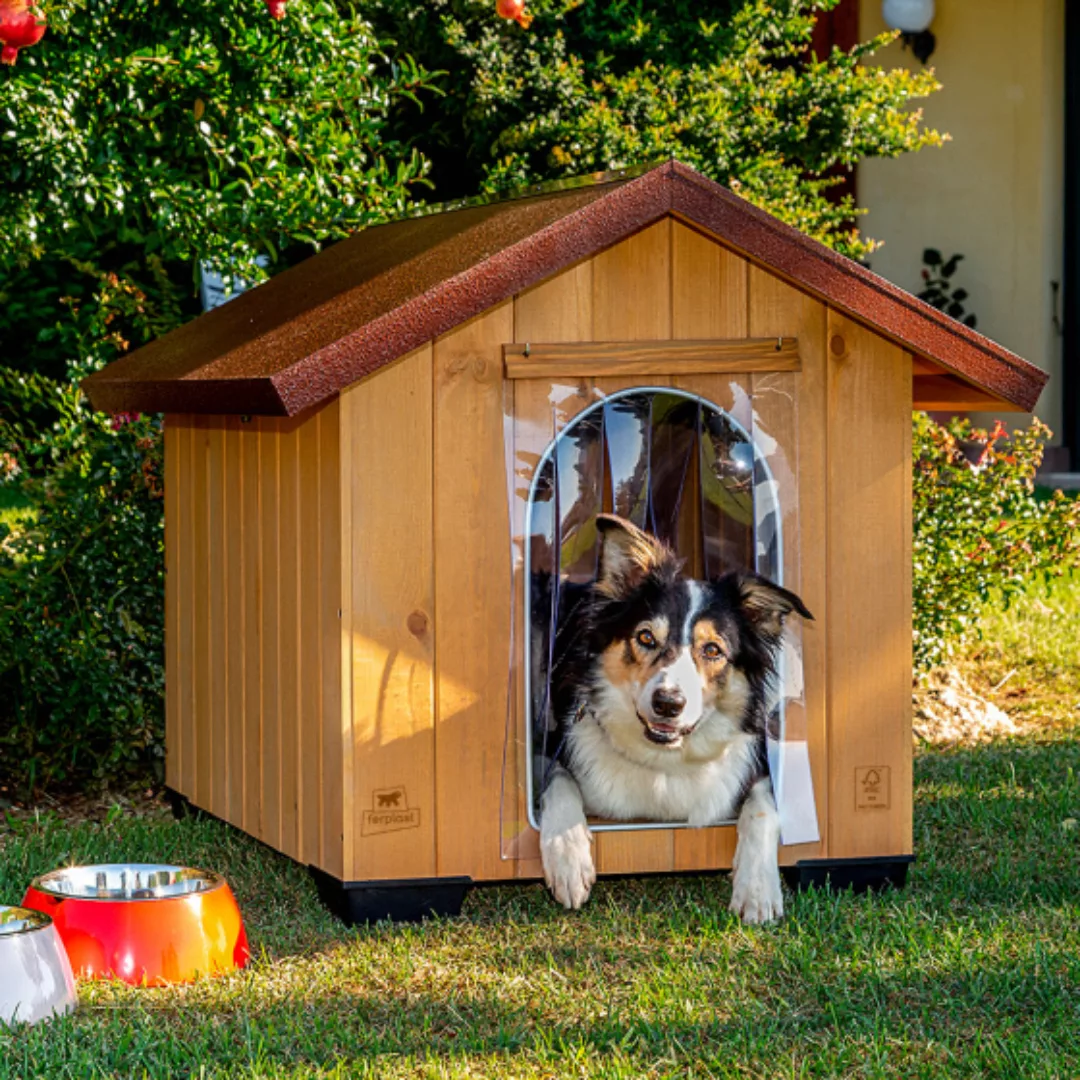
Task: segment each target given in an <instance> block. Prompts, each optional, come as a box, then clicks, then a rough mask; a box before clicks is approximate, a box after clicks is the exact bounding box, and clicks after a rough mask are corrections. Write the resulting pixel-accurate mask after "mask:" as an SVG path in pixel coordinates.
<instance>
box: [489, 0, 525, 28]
mask: <svg viewBox="0 0 1080 1080" xmlns="http://www.w3.org/2000/svg"><path fill="white" fill-rule="evenodd" d="M495 12H496V14H498V15H501V16H502V17H503V18H504V19H513V21H514V22H516V23H517V24H518V26H520V27H521V28H522V29H523V30H528V28H529V24H530V23H531V22H532V20H533V17H532V16H531V15H526V14H525V0H495Z"/></svg>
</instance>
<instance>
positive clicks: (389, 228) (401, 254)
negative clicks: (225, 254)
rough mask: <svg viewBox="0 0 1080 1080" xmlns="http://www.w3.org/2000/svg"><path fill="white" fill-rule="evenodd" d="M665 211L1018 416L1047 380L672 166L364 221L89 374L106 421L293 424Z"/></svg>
mask: <svg viewBox="0 0 1080 1080" xmlns="http://www.w3.org/2000/svg"><path fill="white" fill-rule="evenodd" d="M667 214H676V215H678V216H679V217H681V218H683V219H685V220H687V221H689V222H691V223H693V224H694V225H697V226H698V227H699V228H702V229H704V230H706V231H708V232H710V233H712V234H714V235H715V236H716V237H717V238H718V239H720V240H722V241H723V242H724V243H725V244H726V245H728V246H729V247H732V248H734V249H735V250H737V251H739V252H740V253H741V254H743V255H745V256H746V257H747V258H749V259H750V260H751V261H752V262H754V263H756V264H758V265H759V266H762V267H764V268H765V269H767V270H771V271H773V272H775V273H777V274H779V275H781V276H782V277H784V278H786V279H788V280H789V281H791V282H792V283H793V284H795V285H797V286H798V287H799V288H802V289H805V290H806V291H807V292H809V293H811V294H813V295H815V296H817V297H819V298H820V299H822V300H824V301H825V302H827V303H828V304H830V305H831V306H832V307H834V308H836V309H837V310H839V311H841V312H843V313H844V314H846V315H849V316H851V317H852V318H854V319H856V320H858V321H859V322H862V323H864V324H866V325H867V326H869V327H871V328H872V329H874V330H876V331H878V332H879V333H881V334H883V335H884V336H886V337H888V338H891V339H892V340H893V341H896V342H897V343H899V344H900V345H902V346H904V347H905V348H907V349H909V350H911V351H912V352H913V353H915V354H916V355H918V356H922V357H925V358H927V359H930V360H933V361H935V362H936V363H938V364H940V365H941V366H942V367H944V368H947V369H948V370H949V371H951V372H954V373H955V374H957V375H959V376H961V377H962V378H964V379H965V380H967V381H969V382H972V383H974V384H975V385H977V386H979V387H980V388H982V389H983V390H985V391H986V392H987V393H989V394H992V395H994V396H995V397H998V398H1002V399H1004V400H1005V401H1008V402H1010V403H1011V404H1012V405H1014V406H1017V407H1019V408H1022V409H1024V410H1030V409H1031V408H1032V407H1033V406H1034V405H1035V402H1036V401H1037V400H1038V397H1039V393H1040V391H1041V390H1042V387H1043V385H1044V384H1045V382H1046V380H1047V378H1048V376H1047V374H1046V373H1045V372H1044V371H1042V370H1040V369H1039V368H1037V367H1035V366H1034V365H1032V364H1029V363H1027V362H1026V361H1025V360H1022V359H1021V358H1020V357H1019V356H1016V355H1015V354H1013V353H1011V352H1009V351H1008V350H1007V349H1004V348H1002V347H1001V346H1000V345H997V344H995V343H994V342H992V341H990V340H989V339H988V338H985V337H983V336H982V335H981V334H978V333H976V332H975V331H974V330H971V329H969V328H968V327H966V326H963V325H962V324H961V323H958V322H957V321H956V320H954V319H952V318H950V317H949V316H947V315H945V314H943V313H942V312H940V311H937V310H936V309H935V308H932V307H930V306H929V305H928V304H926V303H924V302H923V301H921V300H918V299H916V298H915V297H914V296H912V295H911V294H909V293H906V292H904V291H903V290H902V289H899V288H897V287H896V286H895V285H892V284H890V283H889V282H887V281H885V280H884V279H882V278H880V277H878V276H877V275H876V274H873V273H871V272H870V271H869V270H867V269H866V268H865V267H862V266H860V265H859V264H857V263H854V262H852V261H851V260H850V259H846V258H844V257H843V256H842V255H838V254H836V252H834V251H832V250H831V249H829V248H827V247H825V246H824V245H823V244H820V243H818V242H817V241H816V240H811V239H810V238H809V237H806V236H804V235H803V234H802V233H800V232H798V231H797V230H795V229H792V228H791V227H789V226H787V225H785V224H783V223H782V222H780V221H777V220H776V219H775V218H773V217H772V216H771V215H769V214H767V213H765V212H764V211H762V210H759V209H758V208H757V207H754V206H752V205H750V203H748V202H746V201H745V200H744V199H741V198H739V197H738V196H737V195H734V194H732V192H730V191H728V190H727V189H726V188H724V187H722V186H721V185H719V184H716V183H714V182H713V181H711V180H708V179H707V178H705V177H704V176H702V175H701V174H700V173H697V172H695V171H694V170H693V169H690V168H687V167H686V166H685V165H681V164H679V163H678V162H668V163H665V164H662V165H658V166H656V167H655V168H652V169H650V170H648V171H646V172H644V173H642V174H640V175H634V176H620V177H618V178H616V179H611V180H599V181H598V182H596V183H594V184H591V185H589V186H581V187H571V188H568V189H566V190H557V191H549V192H543V193H540V194H537V195H531V196H526V197H521V198H515V199H507V200H504V201H501V202H494V203H488V204H486V205H477V206H467V207H465V208H462V209H457V210H446V211H443V212H440V213H435V214H430V215H427V216H424V217H416V218H407V219H405V220H402V221H396V222H391V223H389V224H387V225H379V226H375V227H373V228H370V229H365V230H364V231H363V232H360V233H357V234H356V235H355V236H353V237H350V238H349V239H347V240H343V241H341V242H340V243H338V244H335V245H334V246H332V247H330V248H328V249H327V250H326V251H324V252H321V253H320V254H318V255H315V256H313V257H312V258H310V259H308V260H306V261H305V262H303V263H301V264H299V265H298V266H295V267H293V268H292V269H290V270H287V271H285V272H284V273H282V274H279V275H278V276H277V277H275V278H273V279H272V280H270V281H268V282H266V283H265V284H263V285H260V286H259V287H258V288H256V289H253V290H252V291H251V292H248V293H245V294H244V295H243V296H240V297H238V298H237V299H235V300H233V301H232V302H230V303H228V304H226V305H224V306H223V307H220V308H216V309H215V310H213V311H210V312H207V313H206V314H205V315H202V316H201V317H199V318H198V319H195V320H193V321H192V322H190V323H188V324H186V325H185V326H182V327H180V328H179V329H177V330H174V331H173V332H172V333H170V334H166V335H165V336H164V337H162V338H159V339H158V340H157V341H153V342H151V343H150V344H149V345H146V346H144V347H143V348H141V349H138V350H137V351H136V352H134V353H131V354H130V355H129V356H125V357H123V358H122V359H120V360H118V361H116V362H115V363H113V364H110V365H109V366H108V367H107V368H105V369H104V370H103V371H99V372H97V373H96V374H94V375H92V376H90V377H89V378H88V379H87V380H85V382H84V383H83V387H84V389H85V390H86V392H87V393H88V394H89V396H90V400H91V402H92V403H93V404H94V406H95V407H96V408H99V409H102V410H105V411H108V412H119V411H134V410H138V411H142V412H197V413H218V414H221V413H249V414H258V415H269V416H293V415H295V414H296V413H298V412H301V411H302V410H304V409H306V408H309V407H311V406H313V405H317V404H319V403H320V402H322V401H325V400H326V399H328V398H330V397H332V396H333V395H334V394H336V393H338V392H339V391H341V390H343V389H344V388H345V387H347V386H349V385H350V384H352V383H354V382H356V381H357V380H358V379H360V378H363V377H364V376H365V375H370V374H371V373H372V372H374V371H377V370H378V369H379V368H380V367H382V366H384V365H385V364H389V363H391V362H392V361H394V360H396V359H397V358H398V357H400V356H403V355H404V354H405V353H407V352H409V351H410V350H411V349H414V348H416V347H417V346H418V345H421V344H423V343H424V342H425V341H429V340H431V339H432V338H433V337H435V336H437V335H438V334H442V333H445V332H446V331H448V330H451V329H453V328H454V327H455V326H457V325H459V324H460V323H462V322H464V321H465V320H466V319H469V318H471V317H473V316H474V315H478V314H479V313H480V312H482V311H485V310H486V309H488V308H490V307H492V306H493V305H495V304H497V303H499V302H501V301H503V300H505V299H507V298H508V297H510V296H512V295H513V294H514V293H516V292H520V291H521V290H522V289H526V288H528V287H530V286H532V285H535V284H537V283H538V282H540V281H542V280H543V279H545V278H547V277H550V276H551V275H552V274H555V273H557V272H558V271H559V270H562V269H564V268H566V267H568V266H570V265H571V264H573V263H575V262H577V261H578V260H580V259H583V258H586V257H588V256H590V255H592V254H594V253H596V252H598V251H600V250H602V249H603V248H606V247H609V246H611V245H612V244H615V243H618V242H619V241H620V240H622V239H624V238H625V237H627V236H629V235H630V234H632V233H634V232H637V231H638V230H640V229H642V228H644V227H645V226H647V225H650V224H652V223H653V222H655V221H657V220H658V219H660V218H662V217H664V216H665V215H667Z"/></svg>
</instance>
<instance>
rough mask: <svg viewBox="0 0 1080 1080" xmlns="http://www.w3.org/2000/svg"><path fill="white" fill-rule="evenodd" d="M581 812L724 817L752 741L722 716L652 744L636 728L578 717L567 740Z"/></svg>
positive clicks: (741, 787) (741, 786) (731, 811)
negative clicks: (674, 739) (673, 740)
mask: <svg viewBox="0 0 1080 1080" xmlns="http://www.w3.org/2000/svg"><path fill="white" fill-rule="evenodd" d="M567 747H568V750H569V752H570V760H571V763H572V764H571V768H572V772H573V775H574V779H575V780H576V781H577V783H578V786H579V787H580V789H581V793H582V797H583V799H584V803H585V811H586V813H589V814H597V815H600V816H602V817H611V818H616V819H618V820H627V819H631V818H647V819H651V820H654V821H678V822H683V821H685V822H689V823H690V824H691V825H693V826H704V825H712V824H715V823H717V822H720V821H730V820H731V819H732V818H733V817H734V816H735V815H736V814H737V813H738V807H736V806H735V805H734V802H735V800H736V798H737V797H738V796H739V794H740V793H742V792H743V791H745V785H746V780H747V778H748V776H749V775H750V773H751V771H752V769H753V767H754V760H755V757H754V740H753V737H752V736H749V735H746V734H745V733H744V732H742V731H740V730H739V729H738V728H737V727H736V725H735V724H734V723H733V722H732V721H731V720H730V719H729V718H727V717H726V716H723V715H722V714H720V713H713V714H712V715H711V716H706V717H705V718H704V719H703V720H702V722H701V723H700V724H699V725H698V727H697V728H696V729H695V730H694V731H693V732H692V733H691V734H690V735H689V736H688V737H687V738H686V739H685V740H684V742H683V745H682V746H680V747H678V748H669V747H660V746H654V745H652V744H651V743H649V742H648V741H647V740H646V739H645V737H644V735H643V734H642V733H641V731H640V728H639V729H638V730H637V731H636V732H635V731H633V729H630V730H627V729H626V728H624V727H623V726H621V725H619V726H613V729H612V730H611V731H609V730H606V729H605V728H603V727H601V725H600V723H599V722H597V720H596V719H595V718H594V717H592V716H585V717H583V718H582V720H581V721H579V722H578V723H577V724H575V725H574V727H573V728H572V729H571V731H570V735H569V738H568V741H567Z"/></svg>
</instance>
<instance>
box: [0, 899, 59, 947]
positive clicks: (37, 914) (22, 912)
mask: <svg viewBox="0 0 1080 1080" xmlns="http://www.w3.org/2000/svg"><path fill="white" fill-rule="evenodd" d="M4 912H7V913H11V912H15V913H16V914H15V918H17V919H25V920H26V921H27V922H30V923H33V924H34V925H33V926H22V927H20V928H19V929H18V930H3V929H0V942H3V941H4V940H5V939H6V938H13V937H19V936H20V935H21V934H36V933H38V931H40V930H48V929H49V927H50V926H52V924H53V919H52V916H51V915H47V914H46V913H45V912H44V911H38V910H37V908H28V907H23V906H22V904H0V913H4ZM0 925H2V924H0Z"/></svg>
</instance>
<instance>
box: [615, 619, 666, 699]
mask: <svg viewBox="0 0 1080 1080" xmlns="http://www.w3.org/2000/svg"><path fill="white" fill-rule="evenodd" d="M668 629H669V628H668V621H667V619H665V618H663V617H662V616H661V617H658V618H655V619H648V620H646V621H645V622H641V623H638V625H637V626H635V627H634V632H633V633H632V634H631V635H630V640H629V641H625V640H619V641H613V642H612V643H611V644H610V645H609V646H608V647H607V648H606V649H605V650H604V652H603V655H602V657H601V665H602V667H603V669H604V674H605V675H606V676H607V678H608V680H609V681H610V682H611V684H612V685H613V686H631V685H632V686H638V685H640V684H641V683H642V682H643V681H644V680H645V679H647V678H648V677H649V672H650V669H652V667H653V665H654V664H655V662H656V660H657V659H658V658H659V657H660V656H661V654H662V653H663V652H664V646H665V644H666V642H667V637H668ZM642 631H648V632H649V633H651V634H652V636H653V638H654V639H655V640H656V644H655V645H654V646H652V647H651V648H650V647H648V646H646V645H643V644H642V643H641V642H639V641H638V635H639V634H641V633H642Z"/></svg>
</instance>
